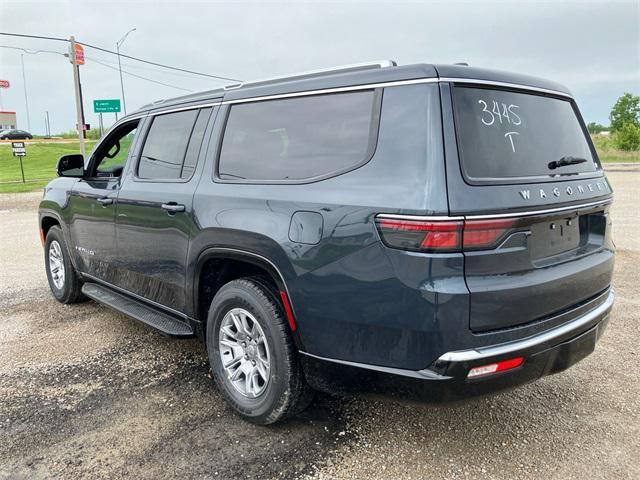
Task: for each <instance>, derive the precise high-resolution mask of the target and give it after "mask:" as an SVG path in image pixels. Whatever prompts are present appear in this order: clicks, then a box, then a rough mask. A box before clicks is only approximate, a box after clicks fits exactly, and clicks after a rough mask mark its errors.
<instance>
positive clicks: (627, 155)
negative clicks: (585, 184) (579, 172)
mask: <svg viewBox="0 0 640 480" xmlns="http://www.w3.org/2000/svg"><path fill="white" fill-rule="evenodd" d="M591 139H592V140H593V144H594V145H595V147H596V150H597V151H598V156H599V157H600V161H601V162H603V163H613V162H624V163H626V162H640V150H636V151H633V152H625V151H624V150H618V149H617V148H616V147H615V146H614V145H613V139H612V138H611V137H610V136H605V135H591Z"/></svg>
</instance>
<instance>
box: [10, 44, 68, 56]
mask: <svg viewBox="0 0 640 480" xmlns="http://www.w3.org/2000/svg"><path fill="white" fill-rule="evenodd" d="M0 48H10V49H12V50H20V51H22V52H24V53H29V54H31V55H35V54H36V53H55V54H56V55H62V56H63V57H67V56H68V54H67V53H62V52H56V51H55V50H32V49H29V48H21V47H13V46H11V45H0Z"/></svg>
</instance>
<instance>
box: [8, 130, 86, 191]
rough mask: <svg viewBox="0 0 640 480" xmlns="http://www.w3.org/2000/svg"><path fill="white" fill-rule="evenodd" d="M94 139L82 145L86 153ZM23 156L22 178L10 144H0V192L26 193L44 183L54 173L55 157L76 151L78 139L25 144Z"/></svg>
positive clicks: (16, 158) (56, 159)
mask: <svg viewBox="0 0 640 480" xmlns="http://www.w3.org/2000/svg"><path fill="white" fill-rule="evenodd" d="M94 143H95V142H93V141H89V142H87V143H86V144H85V147H86V149H87V152H88V151H90V150H91V148H92V147H93V144H94ZM26 148H27V155H26V156H25V157H22V164H23V166H24V178H25V180H26V181H27V183H22V177H21V175H20V160H19V158H18V157H14V156H13V153H12V151H11V144H10V143H9V144H2V145H0V193H13V192H26V191H30V190H36V189H39V188H42V187H43V186H45V185H46V184H47V183H48V182H49V180H51V179H52V178H54V177H55V176H56V163H57V162H58V158H59V157H60V156H62V155H65V154H67V153H80V147H79V144H78V142H73V143H47V144H42V143H40V144H31V145H29V144H27V146H26Z"/></svg>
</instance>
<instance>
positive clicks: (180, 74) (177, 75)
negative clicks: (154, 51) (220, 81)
mask: <svg viewBox="0 0 640 480" xmlns="http://www.w3.org/2000/svg"><path fill="white" fill-rule="evenodd" d="M0 46H1V45H0ZM86 58H87V59H89V60H95V61H98V59H97V58H96V57H93V56H91V57H89V56H86ZM100 61H102V62H104V63H108V64H110V65H114V66H115V65H118V62H112V61H109V60H105V59H104V58H100ZM122 66H123V67H126V68H135V69H138V70H146V71H147V72H154V73H158V74H160V75H174V76H176V77H182V78H192V79H193V78H195V79H198V80H200V81H206V79H203V78H201V77H199V76H196V75H192V74H188V73H178V72H170V71H169V72H167V71H164V70H160V69H158V68H154V67H145V66H142V65H134V64H133V63H123V64H122Z"/></svg>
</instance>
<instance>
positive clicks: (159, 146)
mask: <svg viewBox="0 0 640 480" xmlns="http://www.w3.org/2000/svg"><path fill="white" fill-rule="evenodd" d="M210 113H211V109H210V108H205V109H202V110H185V111H183V112H176V113H168V114H165V115H158V116H156V117H155V118H154V119H153V123H152V124H151V127H150V128H149V133H148V134H147V139H146V141H145V143H144V147H143V149H142V154H141V156H140V163H139V164H138V177H139V178H144V179H158V180H176V179H179V178H182V179H188V178H191V175H192V174H193V171H194V169H195V165H196V162H197V159H198V153H199V152H200V145H201V144H202V138H203V136H204V131H205V128H206V126H207V120H208V119H209V114H210Z"/></svg>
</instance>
